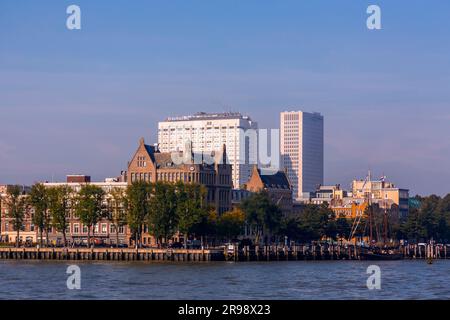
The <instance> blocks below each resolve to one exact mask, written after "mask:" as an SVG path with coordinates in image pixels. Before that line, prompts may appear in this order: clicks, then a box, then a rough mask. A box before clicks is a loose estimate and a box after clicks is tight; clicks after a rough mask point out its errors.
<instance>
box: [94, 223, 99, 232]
mask: <svg viewBox="0 0 450 320" xmlns="http://www.w3.org/2000/svg"><path fill="white" fill-rule="evenodd" d="M94 232H95V233H98V223H97V224H96V225H95V226H94Z"/></svg>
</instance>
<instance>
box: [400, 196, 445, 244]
mask: <svg viewBox="0 0 450 320" xmlns="http://www.w3.org/2000/svg"><path fill="white" fill-rule="evenodd" d="M416 199H417V200H418V202H419V203H420V206H419V208H410V210H409V215H408V217H407V219H406V221H404V222H403V223H402V225H401V234H400V236H404V237H405V238H407V239H408V240H410V241H415V242H418V241H426V240H429V239H431V238H433V239H434V240H436V241H439V242H447V241H448V240H449V239H450V194H448V195H446V196H445V197H444V198H441V197H438V196H436V195H431V196H429V197H419V196H416Z"/></svg>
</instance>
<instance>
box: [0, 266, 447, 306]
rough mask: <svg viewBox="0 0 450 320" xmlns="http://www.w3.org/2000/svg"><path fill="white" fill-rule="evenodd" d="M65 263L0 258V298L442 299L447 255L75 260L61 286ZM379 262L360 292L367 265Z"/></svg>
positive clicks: (444, 294)
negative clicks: (75, 280) (77, 277)
mask: <svg viewBox="0 0 450 320" xmlns="http://www.w3.org/2000/svg"><path fill="white" fill-rule="evenodd" d="M70 264H71V263H70V262H69V263H68V262H48V261H0V286H1V288H2V290H1V291H0V299H450V287H449V283H450V272H449V271H450V261H444V260H441V261H435V262H434V264H432V265H428V264H427V263H426V262H425V261H423V260H421V261H380V262H360V261H317V262H314V261H291V262H254V263H253V262H243V263H227V262H213V263H195V264H194V263H186V264H179V263H177V264H174V263H148V262H146V263H144V262H141V263H139V262H132V263H131V262H130V263H118V262H110V263H107V262H79V261H78V262H77V263H76V264H77V265H79V266H80V268H81V290H68V289H67V286H66V280H67V277H68V275H67V274H66V268H67V266H68V265H70ZM371 264H377V265H378V266H380V268H381V273H382V274H381V290H368V289H367V287H366V280H367V278H368V276H369V275H367V274H366V270H367V267H368V266H369V265H371Z"/></svg>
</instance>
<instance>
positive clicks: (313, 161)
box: [280, 111, 324, 199]
mask: <svg viewBox="0 0 450 320" xmlns="http://www.w3.org/2000/svg"><path fill="white" fill-rule="evenodd" d="M280 131H281V132H280V140H281V141H280V152H281V164H282V165H283V167H284V168H285V169H286V170H287V173H288V177H289V180H290V182H291V184H292V189H293V197H294V198H296V199H302V198H306V197H309V193H310V192H314V191H315V190H316V189H317V187H318V186H319V185H322V184H323V180H324V177H323V176H324V174H323V171H324V170H323V168H324V165H323V162H324V156H323V149H324V139H323V136H324V135H323V116H322V115H321V114H320V113H317V112H314V113H309V112H302V111H285V112H281V114H280Z"/></svg>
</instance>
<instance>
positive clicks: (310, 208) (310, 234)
mask: <svg viewBox="0 0 450 320" xmlns="http://www.w3.org/2000/svg"><path fill="white" fill-rule="evenodd" d="M333 220H334V213H333V211H332V210H331V209H329V208H328V205H327V204H322V205H320V206H319V205H315V204H308V205H306V207H305V209H304V210H303V212H302V214H301V215H300V218H299V228H300V231H301V236H300V238H301V240H303V241H305V242H307V241H312V240H320V239H322V238H323V237H331V238H333V237H335V236H336V225H335V223H334V222H333Z"/></svg>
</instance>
